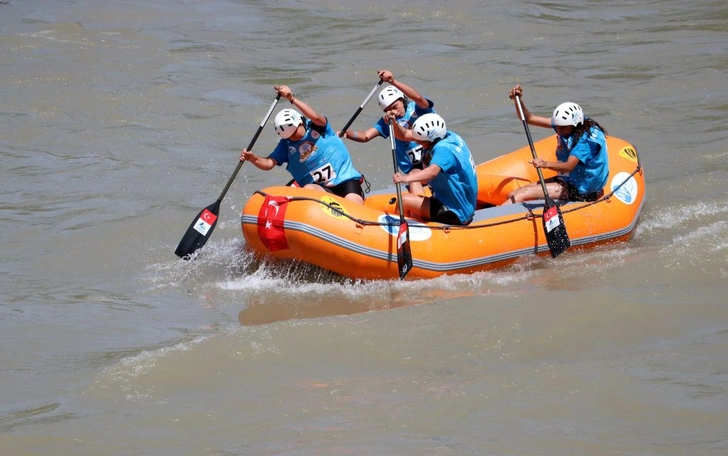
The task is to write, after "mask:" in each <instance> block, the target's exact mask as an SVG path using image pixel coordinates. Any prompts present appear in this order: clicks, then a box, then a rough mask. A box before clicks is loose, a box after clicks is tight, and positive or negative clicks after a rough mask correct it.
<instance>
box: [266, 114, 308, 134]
mask: <svg viewBox="0 0 728 456" xmlns="http://www.w3.org/2000/svg"><path fill="white" fill-rule="evenodd" d="M302 121H303V119H302V118H301V114H299V113H298V111H296V110H295V109H284V110H282V111H281V112H279V113H278V114H276V118H275V120H274V121H273V124H274V126H275V129H276V133H278V136H280V137H281V138H283V139H288V138H290V137H291V135H292V134H293V132H295V131H296V128H298V126H299V125H301V122H302Z"/></svg>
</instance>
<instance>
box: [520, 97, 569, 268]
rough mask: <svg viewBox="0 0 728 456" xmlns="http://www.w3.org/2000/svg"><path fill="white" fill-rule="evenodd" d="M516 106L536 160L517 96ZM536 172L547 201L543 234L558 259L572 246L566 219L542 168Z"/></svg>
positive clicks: (526, 123)
mask: <svg viewBox="0 0 728 456" xmlns="http://www.w3.org/2000/svg"><path fill="white" fill-rule="evenodd" d="M516 105H517V106H518V116H519V117H520V118H521V122H523V128H525V129H526V136H527V137H528V145H529V146H530V147H531V155H533V158H534V160H535V159H537V158H538V156H537V155H536V148H535V147H534V145H533V139H531V132H530V130H529V129H528V122H526V116H525V115H524V114H523V106H522V105H521V97H519V96H518V95H516ZM536 171H538V179H539V181H541V188H542V189H543V195H544V200H545V203H544V208H543V232H544V233H545V234H546V242H548V244H549V250H551V258H556V257H557V256H559V255H561V254H562V253H563V252H564V251H565V250H566V249H568V248H569V247H570V246H571V241H570V240H569V233H567V232H566V225H564V217H563V216H562V214H561V208H560V207H559V206H558V205H557V204H556V202H555V201H554V200H553V199H552V198H551V197H550V196H549V193H548V191H547V190H546V182H545V181H544V179H543V172H541V168H536Z"/></svg>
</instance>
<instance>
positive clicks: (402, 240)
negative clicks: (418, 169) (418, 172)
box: [389, 119, 412, 280]
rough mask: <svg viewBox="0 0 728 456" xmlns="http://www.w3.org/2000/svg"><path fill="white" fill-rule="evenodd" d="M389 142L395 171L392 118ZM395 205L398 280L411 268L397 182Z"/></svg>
mask: <svg viewBox="0 0 728 456" xmlns="http://www.w3.org/2000/svg"><path fill="white" fill-rule="evenodd" d="M389 143H390V144H391V146H392V165H393V166H394V172H395V173H396V172H397V147H396V145H395V142H394V120H393V119H390V120H389ZM395 187H396V188H397V207H398V209H399V233H397V269H398V270H399V280H404V278H405V276H406V275H407V273H409V271H410V269H412V250H411V247H410V237H409V225H408V224H407V220H405V218H404V201H402V185H401V182H397V185H396V186H395Z"/></svg>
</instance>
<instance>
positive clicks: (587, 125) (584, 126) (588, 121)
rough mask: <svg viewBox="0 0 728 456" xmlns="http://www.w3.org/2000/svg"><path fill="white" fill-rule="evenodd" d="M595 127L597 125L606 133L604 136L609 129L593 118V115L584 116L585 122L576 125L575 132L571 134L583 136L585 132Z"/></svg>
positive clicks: (576, 136)
mask: <svg viewBox="0 0 728 456" xmlns="http://www.w3.org/2000/svg"><path fill="white" fill-rule="evenodd" d="M593 127H597V128H598V129H600V130H601V131H602V133H604V136H606V135H607V130H605V129H604V128H603V127H602V126H601V125H599V123H598V122H597V121H596V120H594V119H592V118H591V117H584V122H582V123H580V124H579V125H577V126H576V127H574V132H573V133H572V134H571V136H573V137H575V138H581V137H582V136H583V135H584V132H586V131H589V130H591V129H592V128H593Z"/></svg>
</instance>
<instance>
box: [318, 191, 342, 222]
mask: <svg viewBox="0 0 728 456" xmlns="http://www.w3.org/2000/svg"><path fill="white" fill-rule="evenodd" d="M321 201H322V202H323V203H324V204H322V205H321V210H322V211H324V214H328V215H330V216H332V217H336V218H346V210H345V209H344V206H342V205H341V203H339V202H338V201H336V200H335V199H334V198H332V197H330V196H324V197H322V198H321Z"/></svg>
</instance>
